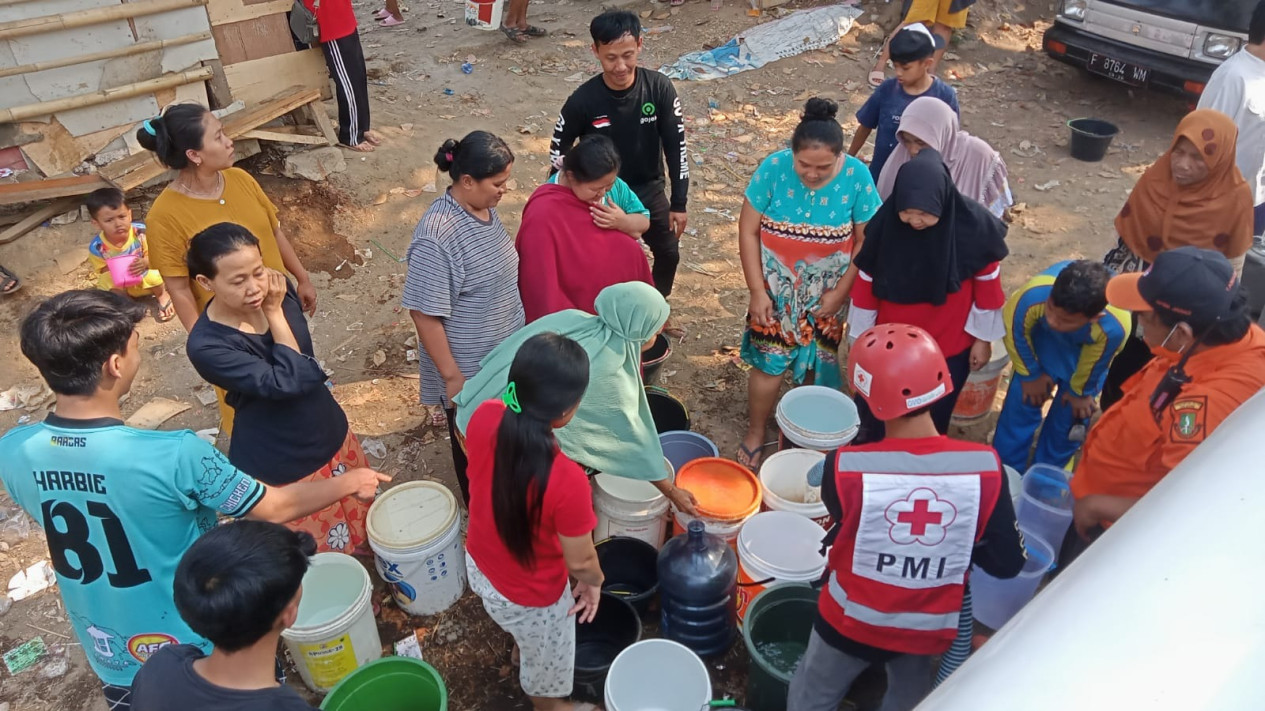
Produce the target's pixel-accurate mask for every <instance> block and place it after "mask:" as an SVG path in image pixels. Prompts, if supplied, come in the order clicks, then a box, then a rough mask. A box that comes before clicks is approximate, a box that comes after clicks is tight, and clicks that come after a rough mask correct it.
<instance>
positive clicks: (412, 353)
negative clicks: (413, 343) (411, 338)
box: [404, 348, 417, 363]
mask: <svg viewBox="0 0 1265 711" xmlns="http://www.w3.org/2000/svg"><path fill="white" fill-rule="evenodd" d="M404 360H405V361H407V362H409V363H416V362H417V349H416V348H410V349H408V350H406V351H404Z"/></svg>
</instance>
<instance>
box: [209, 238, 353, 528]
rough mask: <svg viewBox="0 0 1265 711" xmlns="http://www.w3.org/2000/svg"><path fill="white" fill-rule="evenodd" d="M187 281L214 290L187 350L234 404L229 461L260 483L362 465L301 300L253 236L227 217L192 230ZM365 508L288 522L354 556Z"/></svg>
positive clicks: (343, 506)
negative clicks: (316, 352) (315, 352)
mask: <svg viewBox="0 0 1265 711" xmlns="http://www.w3.org/2000/svg"><path fill="white" fill-rule="evenodd" d="M186 259H187V262H188V267H189V276H190V278H193V279H196V280H197V282H198V284H199V285H201V286H202V287H203V288H204V289H206V290H207V291H210V292H212V293H213V294H214V297H213V298H212V299H211V301H210V302H209V303H208V304H207V307H206V310H205V311H203V312H202V315H201V316H199V317H198V320H197V322H196V323H195V324H194V326H193V329H192V330H191V331H190V332H189V342H188V345H187V347H186V349H185V350H186V352H187V353H188V355H189V360H190V361H191V362H192V363H193V367H194V369H195V370H197V371H198V374H199V375H201V376H202V378H203V379H205V380H206V381H207V382H209V383H211V384H212V385H216V386H218V387H220V388H223V389H224V390H226V391H227V395H226V397H225V401H226V402H227V403H228V404H229V405H230V406H231V407H233V409H234V410H235V411H236V424H235V425H234V430H233V439H232V441H231V444H230V445H229V452H228V458H229V461H231V462H232V463H233V465H234V466H236V467H237V468H239V469H241V470H242V471H244V472H246V473H248V474H250V475H251V476H253V477H255V478H256V479H259V480H260V481H262V482H264V483H266V484H271V485H273V486H285V485H287V484H293V483H294V482H297V481H319V480H321V479H327V478H330V477H335V476H338V475H340V474H342V473H343V472H345V471H347V470H349V469H354V468H356V467H362V466H365V455H364V452H363V451H362V450H361V449H360V442H359V441H358V440H357V439H356V435H355V434H354V433H352V431H351V428H350V427H348V425H347V416H346V415H345V414H344V413H343V410H342V408H341V407H339V405H338V403H337V402H336V401H335V400H334V396H333V394H332V393H331V392H330V389H329V387H328V385H327V378H326V376H325V372H324V370H322V368H321V366H320V365H319V364H318V363H317V362H316V359H315V358H314V357H313V352H312V336H311V334H310V333H308V328H307V321H306V320H305V319H304V316H303V307H302V305H301V304H300V302H299V298H298V295H297V293H296V292H295V290H294V287H293V285H291V284H290V283H289V281H287V280H286V278H285V276H284V275H282V274H281V273H280V272H278V271H275V270H273V269H268V268H267V267H265V266H264V263H263V257H262V256H261V255H260V252H259V240H257V239H256V238H255V236H254V235H252V234H251V233H250V231H249V230H247V229H246V228H244V227H242V226H241V225H236V224H232V223H228V222H222V223H220V224H217V225H212V226H211V227H208V228H207V229H205V230H203V231H202V232H200V233H198V234H197V235H196V236H194V238H193V240H192V241H191V242H190V244H189V254H188V256H187V258H186ZM368 510H369V505H368V504H366V503H364V502H360V501H357V500H352V499H348V500H346V501H341V502H339V503H336V504H334V505H333V506H330V507H329V508H327V509H323V510H321V511H318V512H316V513H314V514H312V515H311V516H308V517H306V518H302V519H299V520H297V521H292V522H291V523H290V524H289V525H290V527H291V528H294V529H296V530H303V531H307V532H308V533H311V534H312V536H313V537H314V538H315V539H316V541H317V545H318V547H319V549H320V550H322V551H337V552H341V553H351V552H353V551H354V550H355V548H356V547H357V546H360V545H362V544H363V543H364V542H365V539H366V532H365V514H366V513H367V512H368Z"/></svg>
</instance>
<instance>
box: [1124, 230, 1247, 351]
mask: <svg viewBox="0 0 1265 711" xmlns="http://www.w3.org/2000/svg"><path fill="white" fill-rule="evenodd" d="M1238 290H1239V280H1238V278H1237V277H1235V275H1234V266H1233V265H1232V264H1230V260H1228V259H1226V258H1225V256H1224V255H1223V254H1221V253H1220V252H1217V251H1214V250H1211V249H1200V248H1198V247H1178V248H1177V249H1171V250H1169V251H1167V252H1161V253H1160V254H1159V255H1158V256H1156V257H1155V262H1154V263H1153V264H1151V267H1150V268H1149V269H1147V270H1146V271H1144V272H1141V273H1134V274H1121V275H1120V276H1117V277H1112V279H1111V281H1109V282H1107V301H1108V302H1110V303H1111V305H1112V306H1115V307H1116V308H1121V309H1127V310H1129V311H1159V312H1164V313H1166V314H1167V315H1168V316H1169V317H1170V320H1172V321H1185V322H1186V323H1188V324H1190V325H1191V327H1192V328H1194V329H1195V330H1196V331H1198V330H1200V329H1203V328H1207V327H1209V326H1211V325H1212V324H1214V323H1216V322H1217V321H1218V320H1220V319H1222V318H1225V317H1226V316H1230V315H1231V313H1230V309H1231V305H1232V304H1233V303H1234V297H1235V295H1236V294H1237V293H1238Z"/></svg>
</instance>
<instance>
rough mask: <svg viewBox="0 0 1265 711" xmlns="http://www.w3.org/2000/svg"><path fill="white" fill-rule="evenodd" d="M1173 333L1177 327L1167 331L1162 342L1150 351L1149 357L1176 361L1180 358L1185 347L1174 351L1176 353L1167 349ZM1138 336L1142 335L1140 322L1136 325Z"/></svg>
mask: <svg viewBox="0 0 1265 711" xmlns="http://www.w3.org/2000/svg"><path fill="white" fill-rule="evenodd" d="M1174 333H1177V326H1173V327H1172V328H1171V329H1169V331H1168V335H1167V336H1165V337H1164V340H1163V342H1161V343H1160V344H1159V345H1158V346H1156V347H1154V348H1152V349H1151V355H1153V356H1155V357H1157V358H1166V359H1168V360H1177V359H1178V358H1181V357H1182V353H1183V352H1184V351H1185V350H1186V347H1185V346H1182V347H1181V349H1180V350H1176V351H1175V350H1173V349H1172V348H1169V347H1168V341H1169V339H1171V338H1172V337H1173V334H1174ZM1138 335H1139V336H1141V335H1142V323H1141V322H1139V323H1138Z"/></svg>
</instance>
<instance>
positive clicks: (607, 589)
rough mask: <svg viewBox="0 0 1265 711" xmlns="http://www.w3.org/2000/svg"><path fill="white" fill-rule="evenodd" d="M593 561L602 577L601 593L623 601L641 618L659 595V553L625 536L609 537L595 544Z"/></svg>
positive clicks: (653, 548)
mask: <svg viewBox="0 0 1265 711" xmlns="http://www.w3.org/2000/svg"><path fill="white" fill-rule="evenodd" d="M597 559H598V562H600V563H601V565H602V572H603V573H605V574H606V582H605V583H603V584H602V592H604V593H609V594H611V595H615V596H617V597H620V598H623V599H624V600H625V601H626V602H628V604H630V605H632V606H633V609H635V610H636V611H637V614H638V615H641V616H643V617H644V616H645V615H646V613H647V612H649V611H650V606H651V604H652V603H653V602H654V599H655V597H656V596H658V594H659V551H657V550H655V547H654V546H652V545H650V544H649V543H647V542H645V541H643V540H641V539H639V538H631V537H629V536H612V537H610V538H607V539H606V540H603V541H598V543H597Z"/></svg>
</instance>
